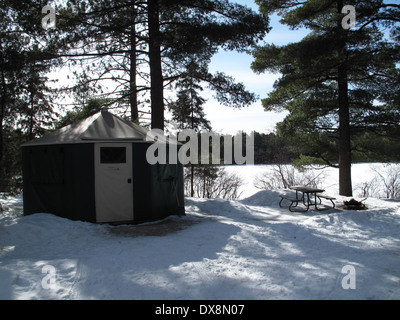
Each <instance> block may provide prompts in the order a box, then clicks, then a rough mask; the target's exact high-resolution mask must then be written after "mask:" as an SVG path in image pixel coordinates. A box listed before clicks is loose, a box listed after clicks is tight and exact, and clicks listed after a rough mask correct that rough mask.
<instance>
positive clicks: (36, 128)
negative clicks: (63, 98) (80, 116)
mask: <svg viewBox="0 0 400 320" xmlns="http://www.w3.org/2000/svg"><path fill="white" fill-rule="evenodd" d="M41 9H42V4H41V1H28V0H23V1H18V2H15V1H10V0H2V1H0V189H1V190H0V191H3V190H8V191H9V190H10V188H9V187H10V186H11V185H12V186H15V185H14V179H15V177H18V176H20V175H21V163H20V150H19V145H20V143H22V142H25V141H26V140H29V139H33V138H35V137H37V136H39V135H42V134H43V133H44V132H45V131H46V129H48V128H50V127H51V126H52V125H53V120H54V119H55V116H56V114H55V112H54V110H53V105H52V103H51V98H52V94H53V91H52V89H50V88H49V87H48V78H47V77H46V74H47V73H48V72H49V71H50V70H51V68H52V67H53V66H54V65H56V64H57V63H58V60H57V59H53V56H54V50H55V48H56V46H55V43H54V42H53V41H52V40H51V39H49V38H48V36H47V34H46V32H45V30H44V29H43V28H42V27H41V18H42V17H41Z"/></svg>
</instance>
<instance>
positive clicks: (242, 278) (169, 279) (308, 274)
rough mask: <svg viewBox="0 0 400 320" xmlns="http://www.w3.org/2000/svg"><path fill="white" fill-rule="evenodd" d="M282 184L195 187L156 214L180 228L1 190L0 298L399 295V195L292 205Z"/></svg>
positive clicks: (347, 297) (371, 296) (363, 297)
mask: <svg viewBox="0 0 400 320" xmlns="http://www.w3.org/2000/svg"><path fill="white" fill-rule="evenodd" d="M245 175H247V176H249V172H247V173H245ZM280 192H282V190H273V191H258V192H257V191H256V192H254V193H252V194H251V195H248V196H247V197H246V198H244V199H241V200H238V201H225V200H220V199H214V200H206V199H195V198H187V199H186V203H185V206H186V212H187V216H186V217H182V218H179V217H170V218H168V219H166V220H164V221H162V222H159V224H160V226H161V225H163V224H164V225H168V224H174V225H181V226H182V228H173V229H171V230H170V232H167V233H162V235H158V236H157V235H151V234H150V235H143V233H140V232H137V233H135V232H136V230H139V229H137V228H146V226H147V227H149V224H145V225H141V226H135V227H132V228H133V229H132V230H131V231H132V232H128V233H119V232H115V231H118V229H117V228H121V227H118V226H117V227H113V226H108V225H96V224H91V223H86V222H80V221H70V220H67V219H63V218H59V217H56V216H54V215H51V214H35V215H31V216H27V217H23V216H22V199H21V197H15V198H9V199H7V200H1V201H2V203H3V205H4V207H5V208H6V211H5V212H3V213H0V299H172V300H175V299H252V300H253V299H254V300H258V299H399V298H400V269H399V268H398V266H399V263H400V255H399V252H400V236H399V234H400V233H399V230H400V202H398V201H388V200H380V199H373V198H370V199H367V200H366V201H365V204H366V205H367V207H368V209H367V210H364V211H345V210H342V209H341V205H340V204H341V203H342V201H343V200H344V198H342V197H338V200H337V209H335V210H334V209H329V210H326V211H322V212H314V211H310V212H307V213H292V212H289V211H288V210H287V209H285V208H280V207H279V206H278V202H279V196H278V195H279V193H280ZM154 226H157V224H153V228H154ZM124 228H130V227H128V226H124ZM134 228H136V229H134ZM346 266H347V267H346ZM353 271H354V272H353ZM353 285H354V289H353V288H352V286H353ZM346 288H347V289H346Z"/></svg>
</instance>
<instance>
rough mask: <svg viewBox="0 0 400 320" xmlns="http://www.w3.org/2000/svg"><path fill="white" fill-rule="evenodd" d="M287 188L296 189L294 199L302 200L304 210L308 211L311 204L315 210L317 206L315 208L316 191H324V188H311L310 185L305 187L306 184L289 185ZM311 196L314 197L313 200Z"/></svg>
mask: <svg viewBox="0 0 400 320" xmlns="http://www.w3.org/2000/svg"><path fill="white" fill-rule="evenodd" d="M289 189H291V190H295V191H296V199H300V200H303V204H304V205H305V206H306V207H307V210H306V211H308V210H309V209H310V206H311V205H314V206H315V210H318V208H317V193H322V192H325V190H324V189H319V188H312V187H306V186H290V187H289ZM299 192H301V193H302V196H301V198H300V197H299V195H298V193H299ZM305 196H307V202H306V197H305ZM312 197H314V202H313V201H312V199H311V198H312Z"/></svg>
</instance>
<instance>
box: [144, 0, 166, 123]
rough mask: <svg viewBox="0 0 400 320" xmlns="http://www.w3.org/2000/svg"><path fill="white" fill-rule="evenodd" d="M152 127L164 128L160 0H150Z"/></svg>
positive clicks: (148, 7) (148, 8) (148, 5)
mask: <svg viewBox="0 0 400 320" xmlns="http://www.w3.org/2000/svg"><path fill="white" fill-rule="evenodd" d="M147 10H148V27H149V60H150V94H151V97H150V101H151V128H152V129H161V130H164V97H163V90H164V86H163V75H162V70H161V52H160V51H161V50H160V47H161V37H160V21H159V0H148V3H147Z"/></svg>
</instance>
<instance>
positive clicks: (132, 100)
mask: <svg viewBox="0 0 400 320" xmlns="http://www.w3.org/2000/svg"><path fill="white" fill-rule="evenodd" d="M132 7H133V8H132V10H133V22H132V25H131V34H130V37H131V39H130V40H131V43H130V44H131V53H130V63H131V65H130V70H129V77H130V79H129V86H130V87H129V91H130V95H129V104H130V107H131V120H132V121H133V122H136V121H138V118H139V112H138V104H137V85H136V70H137V69H136V13H135V8H134V4H132Z"/></svg>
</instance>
